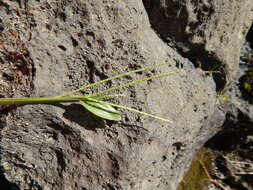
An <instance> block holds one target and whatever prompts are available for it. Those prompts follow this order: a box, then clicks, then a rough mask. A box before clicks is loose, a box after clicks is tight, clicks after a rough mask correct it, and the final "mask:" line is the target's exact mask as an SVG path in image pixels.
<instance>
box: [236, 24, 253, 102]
mask: <svg viewBox="0 0 253 190" xmlns="http://www.w3.org/2000/svg"><path fill="white" fill-rule="evenodd" d="M246 42H247V43H245V47H246V48H244V49H243V50H242V53H241V54H242V56H241V58H240V59H241V64H240V67H243V68H244V73H243V75H242V76H241V77H240V79H239V84H240V85H239V88H240V90H241V93H242V96H241V98H242V99H244V100H246V101H247V102H249V103H250V104H253V25H252V26H251V28H250V30H249V31H248V33H247V36H246Z"/></svg>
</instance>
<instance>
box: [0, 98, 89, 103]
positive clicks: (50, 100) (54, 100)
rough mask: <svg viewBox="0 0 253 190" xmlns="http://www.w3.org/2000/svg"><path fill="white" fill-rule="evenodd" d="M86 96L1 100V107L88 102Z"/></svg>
mask: <svg viewBox="0 0 253 190" xmlns="http://www.w3.org/2000/svg"><path fill="white" fill-rule="evenodd" d="M86 99H87V98H86V97H85V96H74V97H31V98H0V105H25V104H48V103H59V102H76V101H79V100H86Z"/></svg>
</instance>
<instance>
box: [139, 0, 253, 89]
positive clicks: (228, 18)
mask: <svg viewBox="0 0 253 190" xmlns="http://www.w3.org/2000/svg"><path fill="white" fill-rule="evenodd" d="M143 2H144V4H145V7H146V9H147V12H148V14H149V18H150V21H151V25H152V27H153V28H154V29H155V30H156V32H157V33H158V34H159V35H161V37H162V38H163V39H164V41H167V42H171V41H172V42H175V44H176V47H178V49H180V50H181V51H182V52H184V53H185V56H187V57H189V58H190V59H191V60H192V61H193V62H194V63H195V64H196V65H197V66H198V67H202V68H203V69H205V70H221V71H222V72H224V73H225V75H226V76H227V80H228V82H232V81H233V80H234V79H235V77H236V73H237V69H238V62H239V57H240V49H241V46H242V43H243V42H244V37H245V35H246V33H247V30H248V29H249V27H250V25H251V22H252V19H253V3H252V0H242V1H237V0H222V1H221V0H182V1H165V0H158V1H152V0H143ZM200 63H201V65H199V64H200ZM222 78H223V77H222ZM220 80H224V79H219V82H218V83H222V82H221V81H220ZM224 82H225V81H224ZM224 82H223V83H224ZM219 85H221V87H222V84H219ZM223 85H224V84H223Z"/></svg>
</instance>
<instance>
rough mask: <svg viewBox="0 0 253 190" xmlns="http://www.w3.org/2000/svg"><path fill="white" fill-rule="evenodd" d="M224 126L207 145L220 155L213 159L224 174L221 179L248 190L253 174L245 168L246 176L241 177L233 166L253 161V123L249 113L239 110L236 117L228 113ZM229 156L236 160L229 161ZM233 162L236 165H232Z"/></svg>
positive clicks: (242, 189) (234, 186) (240, 188)
mask: <svg viewBox="0 0 253 190" xmlns="http://www.w3.org/2000/svg"><path fill="white" fill-rule="evenodd" d="M222 127H223V130H222V131H220V132H219V133H218V134H216V135H215V136H214V137H213V138H211V139H210V140H209V141H208V142H207V143H206V144H205V147H207V148H210V149H211V150H212V151H213V152H215V154H217V155H219V156H218V157H217V158H216V159H215V160H214V161H213V164H214V166H215V168H216V170H217V171H219V173H222V175H224V177H223V178H222V179H219V180H221V181H222V182H223V183H225V184H227V185H229V186H230V187H231V188H233V189H238V190H247V189H248V188H247V185H252V184H253V183H252V182H253V176H252V175H247V171H246V170H245V175H244V176H245V177H244V176H241V177H240V178H239V175H235V172H236V170H235V169H233V167H235V166H238V164H237V165H236V163H237V162H238V163H240V162H244V161H245V162H249V163H251V162H253V151H252V145H253V140H252V139H251V137H252V136H253V123H252V122H250V119H249V118H248V116H247V115H245V114H243V113H242V112H240V111H238V115H237V117H236V118H235V116H233V115H231V114H229V113H228V114H227V115H226V120H225V122H224V124H223V126H222ZM228 158H229V159H231V160H234V162H229V161H228V160H227V159H228ZM233 163H234V165H233V166H231V164H233ZM241 169H243V168H241ZM243 170H244V169H243ZM249 173H250V172H249ZM238 178H239V179H238ZM244 178H245V179H244ZM242 182H243V183H242ZM245 183H247V185H245Z"/></svg>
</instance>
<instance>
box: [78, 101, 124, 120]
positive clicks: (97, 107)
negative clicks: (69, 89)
mask: <svg viewBox="0 0 253 190" xmlns="http://www.w3.org/2000/svg"><path fill="white" fill-rule="evenodd" d="M80 104H81V105H82V106H83V107H84V108H85V109H87V110H88V111H89V112H91V113H93V114H94V115H96V116H98V117H101V118H103V119H108V120H113V121H118V120H121V115H120V113H119V112H118V111H117V110H115V109H114V108H113V107H112V106H111V105H108V104H103V103H101V102H96V101H92V100H85V101H80Z"/></svg>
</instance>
